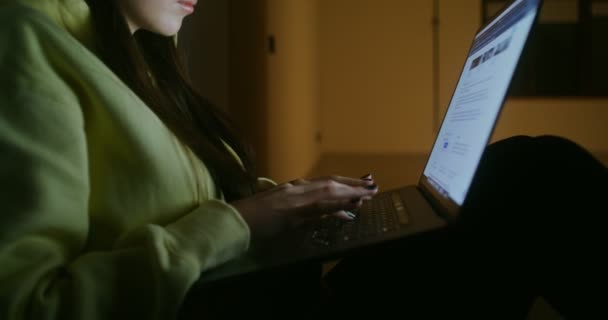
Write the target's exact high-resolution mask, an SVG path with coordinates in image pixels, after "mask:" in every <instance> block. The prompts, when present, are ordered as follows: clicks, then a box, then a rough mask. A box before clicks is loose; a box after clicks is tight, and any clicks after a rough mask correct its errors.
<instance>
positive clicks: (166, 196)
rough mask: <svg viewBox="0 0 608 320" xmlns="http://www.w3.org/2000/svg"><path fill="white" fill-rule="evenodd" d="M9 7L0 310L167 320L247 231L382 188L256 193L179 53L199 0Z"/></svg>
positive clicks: (347, 203) (264, 229)
mask: <svg viewBox="0 0 608 320" xmlns="http://www.w3.org/2000/svg"><path fill="white" fill-rule="evenodd" d="M0 3H1V7H0V8H1V10H0V39H2V41H1V43H2V44H1V45H0V48H1V49H0V73H1V74H2V79H3V80H2V88H1V89H0V90H1V91H0V92H1V93H0V101H1V102H0V103H1V106H2V108H1V115H0V118H1V120H0V154H2V160H0V161H1V164H2V169H1V172H2V173H1V176H2V181H3V183H2V187H0V188H1V190H0V194H2V202H3V205H4V208H3V214H2V218H1V219H2V220H1V222H0V225H1V227H0V228H1V232H0V234H1V237H0V238H1V240H0V241H1V245H0V247H1V251H0V252H1V253H0V265H2V268H0V269H1V270H2V271H0V278H1V279H2V282H1V287H0V297H1V301H2V302H1V304H0V305H2V308H1V313H2V314H1V315H0V318H2V319H19V318H32V319H43V318H61V319H68V318H75V319H106V318H110V317H112V316H115V315H121V316H127V315H132V316H133V317H134V318H142V319H171V318H173V317H174V316H175V314H176V312H177V310H178V308H179V305H180V303H181V301H182V299H183V297H184V296H185V294H186V292H187V291H188V289H189V287H190V285H191V284H192V283H193V282H194V281H195V280H196V279H197V278H198V277H199V275H200V274H201V272H204V271H205V270H207V269H209V268H211V267H213V266H215V265H218V264H220V263H222V262H225V261H227V260H229V259H232V258H235V257H237V256H239V255H240V254H242V253H244V252H245V251H246V250H247V248H248V247H249V245H250V239H254V240H252V241H255V239H257V238H258V237H265V236H269V235H272V234H273V233H275V232H277V231H279V230H280V228H282V227H283V225H287V224H288V223H291V221H287V220H292V218H294V219H295V218H298V217H301V216H302V215H306V214H308V213H310V212H334V211H340V210H342V209H346V210H348V209H352V208H355V207H357V206H358V205H360V202H361V201H362V200H361V199H363V198H366V197H370V196H372V195H373V194H374V193H375V192H376V191H375V190H370V189H369V187H370V186H371V185H373V182H371V181H363V180H360V179H348V178H335V179H317V180H313V181H311V182H310V183H305V184H301V185H298V186H294V185H291V184H285V185H283V186H281V187H279V188H275V189H273V190H272V191H270V192H266V193H260V194H258V195H256V196H255V197H252V195H253V193H254V191H260V190H262V189H264V188H267V187H269V183H268V182H267V181H266V180H256V178H255V175H254V171H253V165H252V164H251V160H250V156H249V155H248V154H247V152H246V149H245V148H244V146H243V145H242V144H241V143H240V142H239V141H238V140H237V138H236V135H235V134H234V132H233V131H232V129H231V128H230V126H229V124H228V122H227V120H226V119H225V118H224V116H223V115H222V114H221V113H220V112H219V110H217V109H214V108H213V107H212V106H210V105H209V104H208V103H207V102H206V101H205V100H203V99H202V98H200V96H198V95H197V94H196V93H194V91H193V90H192V88H191V86H190V85H189V84H188V82H187V81H186V80H185V79H184V76H183V74H182V69H181V68H180V66H179V64H178V59H177V55H176V51H175V47H174V42H173V39H172V38H171V37H170V36H172V35H174V34H176V33H177V31H178V30H179V28H180V25H181V22H182V19H183V18H184V17H185V16H187V15H188V14H189V13H191V12H192V5H191V3H190V2H188V1H186V2H183V1H176V0H154V1H150V0H139V1H124V0H121V1H107V0H95V1H89V2H88V3H85V2H84V1H83V0H42V1H41V0H32V1H27V0H14V1H13V0H6V1H4V0H3V1H1V2H0ZM89 6H90V8H89ZM133 34H134V35H133ZM372 189H374V188H373V187H372ZM326 190H330V191H332V192H325V191H326ZM353 199H356V200H354V201H353ZM237 200H238V201H237ZM231 203H232V204H231Z"/></svg>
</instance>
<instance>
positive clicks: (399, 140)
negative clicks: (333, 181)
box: [319, 0, 433, 153]
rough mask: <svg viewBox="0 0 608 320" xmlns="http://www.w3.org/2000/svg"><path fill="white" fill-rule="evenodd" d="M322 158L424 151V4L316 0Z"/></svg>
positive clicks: (421, 0) (427, 98)
mask: <svg viewBox="0 0 608 320" xmlns="http://www.w3.org/2000/svg"><path fill="white" fill-rule="evenodd" d="M319 10H320V21H319V27H320V35H319V37H320V48H319V52H320V55H321V56H320V72H321V128H322V138H323V141H322V150H323V152H371V153H391V152H425V151H427V150H428V149H429V144H430V143H431V141H432V137H433V130H432V128H431V126H430V124H431V123H432V117H433V91H432V88H433V77H432V54H433V52H432V24H431V16H432V1H428V0H417V1H403V0H331V1H320V3H319Z"/></svg>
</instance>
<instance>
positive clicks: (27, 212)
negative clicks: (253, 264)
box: [0, 18, 249, 320]
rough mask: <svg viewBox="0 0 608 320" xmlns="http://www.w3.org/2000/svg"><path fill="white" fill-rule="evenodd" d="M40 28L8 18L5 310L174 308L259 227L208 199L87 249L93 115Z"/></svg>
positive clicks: (62, 312)
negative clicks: (46, 50)
mask: <svg viewBox="0 0 608 320" xmlns="http://www.w3.org/2000/svg"><path fill="white" fill-rule="evenodd" d="M0 20H4V22H6V21H7V20H6V19H4V18H2V19H0ZM34 32H35V30H34V29H33V28H32V27H31V26H28V25H22V26H21V27H19V28H16V29H15V28H8V27H7V26H6V25H5V24H3V23H2V22H0V39H2V41H0V75H2V76H1V77H0V205H1V207H0V208H1V209H0V319H6V320H12V319H91V320H94V319H111V318H120V319H123V318H124V319H127V318H132V319H173V318H174V317H175V315H176V313H177V310H178V309H179V306H180V303H181V301H182V300H183V297H184V296H185V294H186V292H187V290H188V289H189V287H190V286H191V284H192V283H193V282H194V281H195V280H196V279H197V278H198V277H199V275H200V273H201V272H202V271H204V270H206V269H208V268H211V267H213V266H215V265H218V264H220V263H223V262H225V261H227V260H229V259H232V258H234V257H236V256H238V255H240V254H241V253H243V252H245V251H246V250H247V248H248V246H249V229H248V228H247V225H246V223H245V222H244V221H243V219H242V218H241V217H240V215H239V214H238V212H237V211H236V210H235V209H234V208H233V207H232V206H230V205H229V204H226V203H225V202H222V201H217V200H210V201H206V202H203V203H202V204H201V205H200V206H199V207H197V208H196V209H194V210H193V211H192V212H190V213H188V214H186V215H184V216H183V217H182V218H181V219H179V220H177V221H174V222H173V223H171V224H169V225H155V224H149V225H143V226H141V227H140V228H138V229H135V230H133V231H132V232H130V233H129V234H127V235H125V236H123V237H122V238H121V239H119V240H118V241H116V243H115V244H114V246H113V247H112V249H108V250H105V251H97V252H95V251H85V247H86V243H87V239H88V236H89V228H90V225H89V223H90V219H89V213H88V200H89V196H90V194H89V192H90V183H89V175H88V174H89V172H88V158H87V140H86V134H85V120H84V116H83V112H82V110H81V106H80V101H79V99H78V97H77V96H76V95H75V94H74V92H72V91H71V90H70V89H69V85H68V84H67V83H65V81H63V80H62V78H61V76H59V75H57V74H55V73H54V72H53V71H52V70H51V68H50V67H49V66H48V63H46V60H45V57H44V55H43V54H41V53H40V52H41V50H42V49H41V47H42V46H43V44H41V43H40V41H38V40H36V39H34V38H33V37H32V36H31V35H32V33H34ZM9 44H10V46H9ZM15 50H18V51H15ZM124 214H125V215H128V214H129V212H125V213H124Z"/></svg>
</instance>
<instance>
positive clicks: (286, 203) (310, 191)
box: [232, 175, 378, 238]
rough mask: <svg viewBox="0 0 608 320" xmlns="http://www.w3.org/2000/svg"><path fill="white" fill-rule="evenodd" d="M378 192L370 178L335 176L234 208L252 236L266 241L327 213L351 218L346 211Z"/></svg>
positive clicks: (236, 204)
mask: <svg viewBox="0 0 608 320" xmlns="http://www.w3.org/2000/svg"><path fill="white" fill-rule="evenodd" d="M377 192H378V186H376V185H375V184H374V181H373V180H372V179H371V175H368V176H364V177H363V178H361V179H353V178H346V177H339V176H332V177H325V178H317V179H312V180H302V179H301V180H294V181H291V182H288V183H285V184H281V185H278V186H276V187H275V188H272V189H270V190H268V191H264V192H261V193H257V194H255V195H253V196H252V197H249V198H246V199H241V200H238V201H235V202H233V203H232V205H233V206H234V207H235V208H236V209H237V210H238V211H239V212H240V213H241V215H242V216H243V218H244V219H245V221H246V222H247V224H248V225H249V228H250V229H251V234H252V237H253V238H265V237H270V236H273V235H276V234H277V233H279V232H281V231H284V230H286V229H287V228H289V227H292V226H294V225H297V224H298V223H300V222H302V221H304V220H306V219H309V218H312V217H315V216H321V215H324V214H336V215H337V216H338V217H340V218H342V219H352V216H350V215H349V214H348V213H347V211H349V210H355V209H357V208H359V207H361V205H362V203H363V201H365V200H369V199H371V198H372V197H373V196H374V195H375V194H376V193H377Z"/></svg>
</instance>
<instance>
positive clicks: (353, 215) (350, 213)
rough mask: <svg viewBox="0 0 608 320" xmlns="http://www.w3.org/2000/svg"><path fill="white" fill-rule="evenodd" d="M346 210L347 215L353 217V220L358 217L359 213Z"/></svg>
mask: <svg viewBox="0 0 608 320" xmlns="http://www.w3.org/2000/svg"><path fill="white" fill-rule="evenodd" d="M345 212H346V215H347V216H348V217H349V218H351V219H352V220H354V219H355V218H356V217H357V215H355V214H354V213H352V212H350V211H345Z"/></svg>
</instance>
